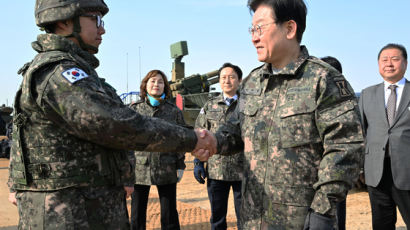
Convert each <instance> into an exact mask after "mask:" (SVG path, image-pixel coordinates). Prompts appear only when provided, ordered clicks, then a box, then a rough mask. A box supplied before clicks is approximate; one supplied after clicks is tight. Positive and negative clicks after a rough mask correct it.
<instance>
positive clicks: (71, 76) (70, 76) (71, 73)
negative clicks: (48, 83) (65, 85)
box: [61, 67, 88, 84]
mask: <svg viewBox="0 0 410 230" xmlns="http://www.w3.org/2000/svg"><path fill="white" fill-rule="evenodd" d="M61 75H63V77H65V79H67V80H68V81H69V82H70V83H71V84H73V83H74V82H76V81H79V80H81V79H83V78H86V77H88V74H87V73H86V72H84V70H82V69H79V68H75V67H74V68H71V69H68V70H66V71H64V72H63V73H61Z"/></svg>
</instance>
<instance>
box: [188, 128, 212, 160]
mask: <svg viewBox="0 0 410 230" xmlns="http://www.w3.org/2000/svg"><path fill="white" fill-rule="evenodd" d="M195 134H196V136H197V139H198V141H197V143H196V146H195V149H194V150H193V151H192V152H191V154H192V155H193V156H195V157H196V158H198V159H199V160H200V161H207V160H208V158H209V157H211V156H212V155H214V154H215V153H216V152H217V144H218V143H217V140H216V138H215V135H214V134H213V133H211V132H210V131H208V130H205V129H196V130H195Z"/></svg>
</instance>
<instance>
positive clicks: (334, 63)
mask: <svg viewBox="0 0 410 230" xmlns="http://www.w3.org/2000/svg"><path fill="white" fill-rule="evenodd" d="M320 60H322V61H324V62H326V63H327V64H329V65H331V66H333V68H335V69H337V71H339V72H340V73H342V72H343V71H342V64H340V62H339V60H337V58H335V57H332V56H326V57H322V58H321V59H320Z"/></svg>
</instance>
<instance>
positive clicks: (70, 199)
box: [16, 187, 130, 230]
mask: <svg viewBox="0 0 410 230" xmlns="http://www.w3.org/2000/svg"><path fill="white" fill-rule="evenodd" d="M16 198H17V207H18V211H19V216H20V217H19V227H18V229H41V230H42V229H59V230H60V229H67V230H74V229H75V230H77V229H129V228H130V226H129V220H128V212H127V206H126V200H125V192H124V190H123V188H122V187H98V188H88V187H86V188H67V189H62V190H58V191H47V192H34V191H18V192H17V193H16Z"/></svg>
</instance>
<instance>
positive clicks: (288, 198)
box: [216, 46, 363, 229]
mask: <svg viewBox="0 0 410 230" xmlns="http://www.w3.org/2000/svg"><path fill="white" fill-rule="evenodd" d="M240 93H241V98H240V101H239V106H238V108H237V110H236V113H235V116H234V117H235V119H231V120H230V123H228V124H227V125H226V126H224V127H221V129H220V130H219V131H220V132H218V133H217V134H216V136H217V139H218V152H220V153H221V154H232V153H234V152H237V151H239V150H241V149H242V148H243V146H244V154H245V164H247V165H246V166H245V168H246V169H247V171H246V172H245V179H244V189H243V191H244V192H243V195H242V196H243V200H242V208H241V222H242V224H243V225H242V226H243V227H244V229H302V228H303V226H304V221H305V217H306V215H307V213H308V209H309V207H310V208H311V209H313V210H314V211H315V212H317V213H320V214H324V215H329V216H332V217H334V215H335V209H336V202H338V201H340V200H342V199H344V198H345V196H346V194H347V191H348V189H349V188H351V186H352V182H353V181H355V179H356V178H357V176H358V173H359V162H360V160H361V158H362V152H363V131H362V128H361V125H360V121H359V120H360V119H359V112H358V107H357V102H356V99H355V96H354V93H353V90H352V88H351V87H350V85H349V84H348V82H347V81H346V80H345V78H344V77H343V75H341V74H340V73H339V72H337V71H336V70H335V69H334V68H333V67H331V66H330V65H328V64H326V63H324V62H322V61H320V60H319V59H317V58H314V57H310V56H309V54H308V51H307V49H306V48H305V47H304V46H302V47H301V54H300V56H299V58H298V59H297V60H296V61H295V62H292V63H290V64H288V65H287V66H286V67H284V68H283V69H279V70H273V69H272V68H271V65H270V64H265V65H263V66H261V67H258V68H256V69H255V70H253V71H252V72H251V73H250V75H249V76H248V77H247V78H246V79H245V80H244V81H243V82H242V85H241V90H240Z"/></svg>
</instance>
